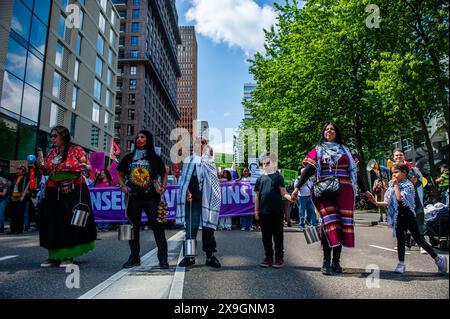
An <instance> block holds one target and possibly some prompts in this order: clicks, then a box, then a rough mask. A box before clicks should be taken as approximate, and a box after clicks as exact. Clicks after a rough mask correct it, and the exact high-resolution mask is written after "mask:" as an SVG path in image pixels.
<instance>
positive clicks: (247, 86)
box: [244, 83, 256, 120]
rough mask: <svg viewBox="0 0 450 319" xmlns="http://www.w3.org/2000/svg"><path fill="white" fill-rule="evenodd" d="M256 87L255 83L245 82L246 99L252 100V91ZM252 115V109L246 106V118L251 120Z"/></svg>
mask: <svg viewBox="0 0 450 319" xmlns="http://www.w3.org/2000/svg"><path fill="white" fill-rule="evenodd" d="M255 89H256V84H255V83H245V84H244V100H251V98H252V95H251V93H252V91H254V90H255ZM251 118H252V116H251V115H250V110H249V109H248V108H247V107H245V106H244V120H250V119H251Z"/></svg>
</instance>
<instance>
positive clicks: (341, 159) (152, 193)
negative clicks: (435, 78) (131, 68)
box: [0, 123, 449, 275]
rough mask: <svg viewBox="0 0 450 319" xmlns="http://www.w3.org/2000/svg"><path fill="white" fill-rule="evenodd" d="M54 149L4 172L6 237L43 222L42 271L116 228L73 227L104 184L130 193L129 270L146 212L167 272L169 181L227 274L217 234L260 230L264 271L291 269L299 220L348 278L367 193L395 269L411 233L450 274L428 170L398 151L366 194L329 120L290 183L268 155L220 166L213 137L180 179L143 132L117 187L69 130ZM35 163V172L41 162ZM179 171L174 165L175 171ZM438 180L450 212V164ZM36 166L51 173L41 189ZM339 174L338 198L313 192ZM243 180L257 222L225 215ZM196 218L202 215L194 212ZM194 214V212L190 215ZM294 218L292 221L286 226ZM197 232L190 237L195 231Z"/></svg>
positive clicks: (181, 214)
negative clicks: (427, 227) (428, 226)
mask: <svg viewBox="0 0 450 319" xmlns="http://www.w3.org/2000/svg"><path fill="white" fill-rule="evenodd" d="M51 141H52V143H53V147H52V149H51V150H50V151H49V152H48V154H47V156H46V157H45V158H44V157H43V155H42V153H39V152H38V158H37V161H36V162H35V163H34V162H29V165H28V167H26V166H19V167H17V168H16V169H15V172H14V173H15V174H14V175H13V176H5V174H4V172H3V169H2V167H0V233H3V232H5V219H6V216H5V215H6V214H5V213H6V212H8V215H9V219H10V227H9V232H8V234H13V235H14V234H22V233H23V232H24V231H27V230H30V229H32V228H31V227H30V226H31V220H32V219H33V218H34V219H35V220H36V226H37V228H38V229H39V235H40V243H41V246H42V247H44V248H46V249H47V250H48V259H47V260H46V261H45V262H43V263H42V264H41V266H42V267H51V266H55V265H61V264H62V265H66V264H67V265H68V264H71V263H73V262H74V258H76V257H78V256H81V255H83V254H85V253H88V252H89V251H91V250H93V249H94V248H95V239H96V238H97V231H107V230H111V229H114V228H115V226H116V225H114V224H112V223H97V225H95V220H94V216H93V214H90V215H88V218H87V222H86V226H84V227H78V228H77V227H72V225H71V222H70V221H71V216H72V214H73V210H74V206H76V205H78V204H83V205H85V206H86V207H87V208H88V209H89V210H90V211H91V212H92V211H93V210H92V204H91V199H90V195H89V189H88V187H90V188H95V187H114V186H115V187H120V188H121V190H122V192H123V193H125V195H126V197H127V203H128V204H127V209H126V211H127V216H128V218H129V220H130V221H131V223H132V224H133V226H134V229H135V235H134V236H135V237H134V238H133V239H132V240H130V241H129V245H130V255H129V258H128V260H127V262H125V264H123V267H124V268H131V267H135V266H138V265H140V244H139V238H140V236H139V230H140V229H141V226H142V225H141V212H142V210H144V211H145V213H146V215H147V217H148V220H149V224H150V225H151V226H152V230H153V233H154V235H155V241H156V243H157V246H158V259H159V264H160V267H161V268H168V267H169V264H168V256H167V254H168V252H167V240H166V238H165V232H164V226H163V225H162V224H161V222H160V221H159V215H158V208H159V207H158V205H159V204H160V200H161V196H162V195H163V194H164V192H165V190H166V187H167V185H170V184H171V185H175V184H178V185H180V190H179V192H178V199H177V203H178V206H177V214H176V216H177V218H176V223H177V224H182V225H183V226H184V227H185V230H186V233H185V239H186V240H188V239H195V238H196V235H197V231H198V230H199V229H201V230H202V232H203V249H204V251H205V253H206V257H207V261H206V265H208V266H211V267H215V268H220V267H221V264H220V262H219V261H218V259H217V258H216V256H215V255H214V253H215V252H216V251H217V250H216V247H217V243H216V240H215V237H214V231H215V230H231V229H232V227H233V225H236V227H237V228H240V229H241V230H242V231H252V230H261V239H262V243H263V247H264V255H265V257H264V260H263V261H262V262H261V264H260V266H261V267H270V266H272V267H274V268H282V267H283V266H284V247H283V227H284V226H288V227H291V226H292V221H296V222H297V224H298V227H299V229H300V230H304V229H305V228H306V227H311V226H312V227H317V228H318V230H319V236H320V242H321V245H322V250H323V263H322V267H321V271H322V273H323V274H324V275H331V274H333V273H336V274H339V273H342V272H343V268H342V266H341V254H342V247H347V248H353V247H355V242H356V239H355V232H354V224H355V223H354V210H355V199H356V198H357V195H358V194H361V193H364V194H365V196H366V198H367V199H368V200H369V201H370V202H372V203H373V204H374V205H376V206H377V207H379V208H380V210H379V213H380V220H379V221H380V222H382V221H383V220H384V219H383V213H385V214H386V221H387V223H388V225H390V226H391V227H392V228H393V229H394V235H395V236H396V237H397V247H396V248H397V251H398V259H399V264H398V265H397V267H396V268H395V272H397V273H403V272H404V271H405V252H404V251H405V247H404V246H405V242H406V243H407V241H408V240H407V239H406V237H408V236H411V237H413V238H414V240H415V242H416V243H417V244H418V245H419V246H420V247H421V251H422V253H428V254H429V255H430V256H431V257H432V258H433V259H434V260H435V262H436V265H437V267H438V272H439V273H445V272H446V268H447V259H446V257H444V256H439V255H438V254H437V253H436V252H435V251H434V250H433V248H432V247H431V246H430V245H429V244H428V243H427V242H426V240H425V238H424V207H425V202H424V190H423V183H422V181H423V176H422V173H421V171H420V170H419V169H418V168H416V167H413V165H412V164H411V163H409V162H407V161H406V160H405V156H404V153H403V151H402V150H400V149H396V150H394V152H393V160H394V162H395V164H394V165H393V168H392V171H391V173H392V178H391V179H390V180H389V176H387V173H386V172H380V173H381V174H380V175H379V176H378V179H377V180H375V181H374V182H373V187H372V189H371V191H368V190H367V189H365V186H364V185H363V183H362V181H361V180H360V179H359V178H358V174H357V162H356V160H355V158H354V156H353V155H352V154H351V152H350V149H349V148H348V147H347V146H346V144H345V143H344V141H343V140H342V137H341V134H340V131H339V128H338V127H337V126H336V125H335V124H334V123H327V124H326V125H325V127H324V128H323V129H322V132H321V138H320V140H319V142H318V144H317V145H316V146H315V147H314V148H313V149H311V150H310V151H309V152H308V154H307V155H306V157H305V158H304V159H303V160H302V161H301V164H302V166H303V168H302V169H301V171H300V172H299V173H300V174H299V176H298V177H297V179H296V181H295V182H292V183H289V184H288V183H286V182H285V180H284V178H283V176H282V174H281V173H280V170H279V166H278V159H277V157H276V155H275V154H273V153H270V152H264V153H263V155H262V156H261V158H260V163H261V165H262V170H260V171H259V173H262V174H261V175H259V176H258V178H255V177H252V176H251V173H250V170H249V168H248V167H244V168H243V169H242V170H241V171H240V173H241V176H239V174H238V172H237V171H236V170H235V169H230V168H219V169H218V168H217V167H216V166H215V163H214V160H213V150H212V148H211V147H210V146H209V145H208V141H207V139H206V138H204V137H197V138H196V139H195V141H196V142H195V143H196V145H197V147H198V148H199V150H198V152H194V153H193V154H192V155H191V156H189V157H187V158H186V159H185V161H184V162H183V167H182V172H181V174H180V173H179V171H178V170H177V173H173V172H172V169H171V167H170V166H168V165H165V164H164V163H163V161H162V159H161V157H160V156H159V155H156V153H155V150H154V145H153V135H152V134H151V133H150V132H148V131H140V132H139V133H138V135H137V136H136V139H135V145H136V147H135V149H134V150H133V151H132V152H131V153H129V154H127V155H126V156H125V157H124V158H123V159H122V161H121V162H120V163H119V165H118V167H117V172H118V178H117V181H115V182H114V181H113V178H112V177H111V173H110V172H109V171H108V169H102V170H101V171H98V172H95V173H94V174H93V173H92V167H91V166H90V163H89V160H88V156H87V154H86V152H85V151H84V150H83V148H81V147H80V146H77V145H75V144H73V143H72V142H71V138H70V134H69V131H68V129H67V128H65V127H62V126H57V127H55V128H53V129H52V130H51ZM35 165H36V166H35ZM174 168H175V167H174ZM440 168H441V175H440V176H439V178H438V179H436V183H437V184H438V185H439V190H440V192H441V201H442V202H443V203H444V204H445V205H447V206H448V179H449V178H448V166H447V165H446V164H443V165H441V166H440ZM35 169H39V171H40V173H41V175H42V177H41V179H40V183H39V186H36V176H35ZM330 178H334V179H335V180H337V181H338V184H339V192H336V194H334V195H333V196H332V197H325V196H324V197H319V196H320V195H318V194H316V193H315V192H314V191H313V189H314V187H315V186H314V185H315V183H319V182H320V181H324V180H326V179H330ZM233 182H243V183H251V185H254V186H252V187H254V189H253V190H254V193H255V196H254V199H255V203H254V214H253V215H248V216H239V217H230V216H222V217H219V211H220V205H221V190H220V184H221V183H233ZM192 212H194V213H195V214H194V216H192ZM188 214H189V215H188ZM284 222H285V223H284ZM188 229H189V231H188ZM194 263H195V258H193V257H186V258H184V259H183V260H182V261H181V263H180V266H182V267H188V266H190V265H193V264H194Z"/></svg>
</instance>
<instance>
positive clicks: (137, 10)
mask: <svg viewBox="0 0 450 319" xmlns="http://www.w3.org/2000/svg"><path fill="white" fill-rule="evenodd" d="M133 19H139V9H133Z"/></svg>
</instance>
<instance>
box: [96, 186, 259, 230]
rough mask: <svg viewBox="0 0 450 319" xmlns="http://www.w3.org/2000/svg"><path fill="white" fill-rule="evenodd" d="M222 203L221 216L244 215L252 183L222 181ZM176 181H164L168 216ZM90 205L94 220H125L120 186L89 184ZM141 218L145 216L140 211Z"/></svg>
mask: <svg viewBox="0 0 450 319" xmlns="http://www.w3.org/2000/svg"><path fill="white" fill-rule="evenodd" d="M220 186H221V191H222V206H221V208H220V216H221V217H223V216H225V217H232V216H246V215H253V212H254V192H253V187H254V183H251V182H226V183H221V185H220ZM179 187H180V186H179V185H167V190H166V192H165V193H164V200H165V201H166V202H167V206H168V215H167V219H168V220H175V215H176V207H177V196H178V190H179ZM89 191H90V193H91V201H92V209H93V210H94V217H95V221H96V222H97V223H121V222H126V221H127V217H126V213H125V203H124V199H125V195H124V194H123V193H122V191H121V190H120V187H91V188H89ZM142 221H147V216H146V215H145V214H144V213H143V214H142Z"/></svg>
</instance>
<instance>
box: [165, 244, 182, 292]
mask: <svg viewBox="0 0 450 319" xmlns="http://www.w3.org/2000/svg"><path fill="white" fill-rule="evenodd" d="M182 259H183V248H181V250H180V256H179V257H178V261H177V268H176V269H175V275H174V276H173V281H172V286H171V287H170V292H169V298H168V299H183V287H184V274H185V271H186V267H180V266H178V264H179V263H180V261H181V260H182Z"/></svg>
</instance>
